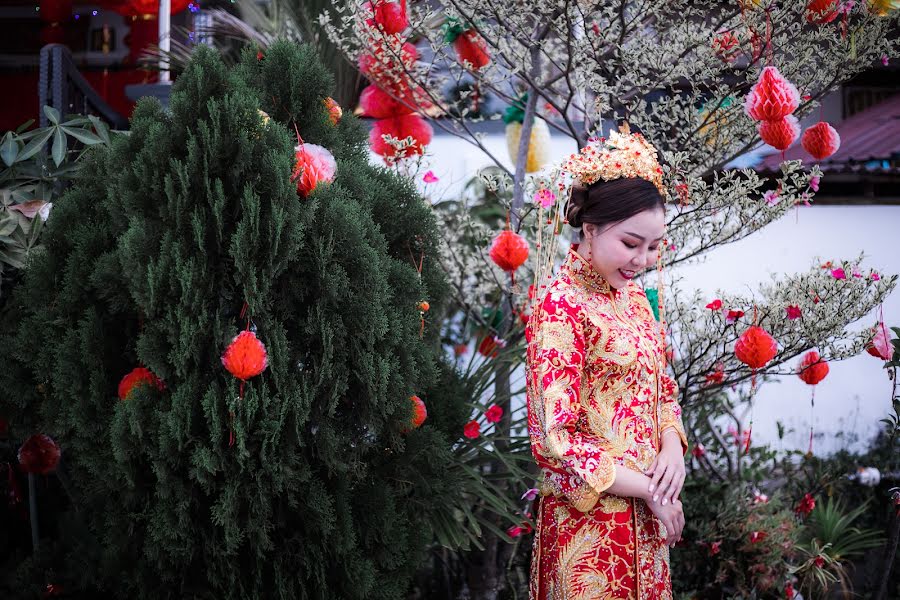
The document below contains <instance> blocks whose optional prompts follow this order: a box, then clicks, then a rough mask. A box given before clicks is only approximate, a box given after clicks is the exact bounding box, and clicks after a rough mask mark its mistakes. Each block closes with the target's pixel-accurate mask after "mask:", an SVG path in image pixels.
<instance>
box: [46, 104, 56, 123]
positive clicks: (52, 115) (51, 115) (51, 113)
mask: <svg viewBox="0 0 900 600" xmlns="http://www.w3.org/2000/svg"><path fill="white" fill-rule="evenodd" d="M44 114H45V115H47V120H49V121H50V122H51V123H53V124H54V125H59V111H58V110H56V109H55V108H53V107H52V106H47V105H44Z"/></svg>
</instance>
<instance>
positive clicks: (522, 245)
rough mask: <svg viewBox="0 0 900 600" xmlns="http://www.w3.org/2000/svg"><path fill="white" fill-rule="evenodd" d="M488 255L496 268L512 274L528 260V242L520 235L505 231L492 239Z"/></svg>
mask: <svg viewBox="0 0 900 600" xmlns="http://www.w3.org/2000/svg"><path fill="white" fill-rule="evenodd" d="M490 254H491V260H493V261H494V262H495V263H497V266H498V267H500V268H501V269H503V270H504V271H507V272H509V273H512V272H514V271H515V270H516V269H518V268H519V267H521V266H522V265H523V264H524V263H525V261H526V260H527V259H528V242H526V241H525V238H523V237H522V236H521V235H519V234H517V233H515V232H513V231H510V230H509V229H506V230H504V231H501V232H500V235H498V236H497V237H495V238H494V242H493V243H492V244H491V251H490Z"/></svg>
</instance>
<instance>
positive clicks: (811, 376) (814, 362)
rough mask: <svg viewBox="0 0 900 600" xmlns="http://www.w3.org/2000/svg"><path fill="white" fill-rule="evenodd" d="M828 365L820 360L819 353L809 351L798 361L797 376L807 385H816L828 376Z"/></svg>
mask: <svg viewBox="0 0 900 600" xmlns="http://www.w3.org/2000/svg"><path fill="white" fill-rule="evenodd" d="M828 371H829V368H828V363H827V362H825V361H824V360H822V358H821V357H820V356H819V353H818V352H816V351H815V350H810V351H809V352H807V353H806V354H804V355H803V358H802V359H801V360H800V370H799V371H798V372H797V376H798V377H799V378H800V379H802V380H803V381H804V382H805V383H807V384H808V385H816V384H818V383H819V382H820V381H822V380H823V379H825V376H826V375H828Z"/></svg>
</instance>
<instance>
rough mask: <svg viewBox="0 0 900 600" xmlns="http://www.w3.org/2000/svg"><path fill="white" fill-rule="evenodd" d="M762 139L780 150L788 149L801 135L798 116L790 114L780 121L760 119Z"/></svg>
mask: <svg viewBox="0 0 900 600" xmlns="http://www.w3.org/2000/svg"><path fill="white" fill-rule="evenodd" d="M757 130H758V131H759V137H760V138H762V141H764V142H765V143H767V144H768V145H770V146H772V147H773V148H776V149H778V150H787V149H788V148H789V147H790V146H791V144H793V143H794V142H795V141H796V140H797V136H799V135H800V123H798V122H797V117H795V116H794V115H788V116H786V117H784V118H783V119H780V120H778V121H760V123H759V125H757Z"/></svg>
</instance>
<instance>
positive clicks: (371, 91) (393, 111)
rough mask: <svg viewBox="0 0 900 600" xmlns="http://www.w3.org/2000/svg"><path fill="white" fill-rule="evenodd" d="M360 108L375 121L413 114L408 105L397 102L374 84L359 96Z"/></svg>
mask: <svg viewBox="0 0 900 600" xmlns="http://www.w3.org/2000/svg"><path fill="white" fill-rule="evenodd" d="M404 100H405V98H404ZM359 106H360V108H362V110H363V114H364V115H365V116H367V117H372V118H373V119H387V118H388V117H398V116H400V115H408V114H411V113H412V112H413V111H412V109H411V108H410V107H408V106H406V104H404V103H403V102H401V101H400V100H397V99H396V98H394V97H393V96H391V95H390V94H388V93H387V92H386V91H384V90H383V89H381V88H380V87H378V86H377V85H375V84H374V83H373V84H372V85H368V86H366V88H365V89H364V90H363V91H362V93H361V94H360V95H359Z"/></svg>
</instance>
